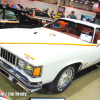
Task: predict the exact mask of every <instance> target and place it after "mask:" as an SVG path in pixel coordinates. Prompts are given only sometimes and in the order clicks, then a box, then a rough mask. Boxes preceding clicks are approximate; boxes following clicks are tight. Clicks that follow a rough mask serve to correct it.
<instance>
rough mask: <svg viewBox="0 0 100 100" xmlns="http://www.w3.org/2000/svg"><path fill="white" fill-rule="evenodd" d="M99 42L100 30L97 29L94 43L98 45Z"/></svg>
mask: <svg viewBox="0 0 100 100" xmlns="http://www.w3.org/2000/svg"><path fill="white" fill-rule="evenodd" d="M97 40H100V28H96V31H95V37H94V41H93V43H97Z"/></svg>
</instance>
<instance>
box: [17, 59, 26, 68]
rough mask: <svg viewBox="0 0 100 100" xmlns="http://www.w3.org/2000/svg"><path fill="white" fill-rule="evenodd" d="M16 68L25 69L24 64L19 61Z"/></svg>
mask: <svg viewBox="0 0 100 100" xmlns="http://www.w3.org/2000/svg"><path fill="white" fill-rule="evenodd" d="M18 66H19V67H20V68H22V69H24V67H25V62H24V61H23V60H21V59H19V61H18Z"/></svg>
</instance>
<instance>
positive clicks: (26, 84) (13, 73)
mask: <svg viewBox="0 0 100 100" xmlns="http://www.w3.org/2000/svg"><path fill="white" fill-rule="evenodd" d="M0 73H1V74H2V75H4V76H5V77H6V78H8V79H9V80H10V81H12V82H13V83H16V84H18V85H19V86H21V87H22V88H23V89H25V90H26V91H31V92H34V91H36V90H39V89H41V88H42V82H34V83H33V82H30V81H29V80H28V78H26V77H25V76H24V75H22V74H21V73H20V72H18V71H17V70H16V69H14V68H12V67H11V66H9V65H8V64H6V63H5V62H3V61H2V60H0Z"/></svg>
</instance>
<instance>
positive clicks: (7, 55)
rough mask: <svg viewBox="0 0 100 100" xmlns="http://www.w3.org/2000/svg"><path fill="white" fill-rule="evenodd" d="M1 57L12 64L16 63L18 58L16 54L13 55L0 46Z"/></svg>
mask: <svg viewBox="0 0 100 100" xmlns="http://www.w3.org/2000/svg"><path fill="white" fill-rule="evenodd" d="M1 57H2V58H4V59H5V60H7V61H8V62H10V63H12V64H14V65H16V64H17V60H18V58H17V56H15V55H14V54H12V53H10V52H9V51H7V50H5V49H3V48H1Z"/></svg>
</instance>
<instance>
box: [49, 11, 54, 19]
mask: <svg viewBox="0 0 100 100" xmlns="http://www.w3.org/2000/svg"><path fill="white" fill-rule="evenodd" d="M53 15H54V10H52V11H51V12H50V18H52V19H53Z"/></svg>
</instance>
